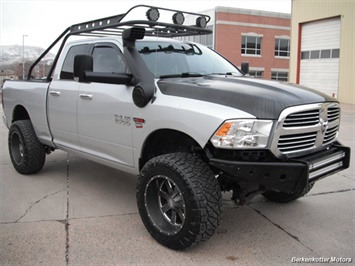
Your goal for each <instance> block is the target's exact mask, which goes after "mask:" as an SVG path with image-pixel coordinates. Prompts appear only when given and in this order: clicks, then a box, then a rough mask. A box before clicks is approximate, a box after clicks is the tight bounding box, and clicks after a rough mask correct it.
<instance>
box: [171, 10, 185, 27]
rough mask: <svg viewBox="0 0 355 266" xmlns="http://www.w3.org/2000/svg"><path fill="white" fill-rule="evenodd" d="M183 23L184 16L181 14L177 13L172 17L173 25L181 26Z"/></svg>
mask: <svg viewBox="0 0 355 266" xmlns="http://www.w3.org/2000/svg"><path fill="white" fill-rule="evenodd" d="M184 21H185V17H184V14H182V13H181V12H177V13H175V14H174V15H173V22H174V24H178V25H182V24H183V23H184Z"/></svg>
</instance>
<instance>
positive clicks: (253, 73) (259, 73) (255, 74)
mask: <svg viewBox="0 0 355 266" xmlns="http://www.w3.org/2000/svg"><path fill="white" fill-rule="evenodd" d="M263 74H264V71H260V70H250V71H249V76H251V77H255V78H262V77H263Z"/></svg>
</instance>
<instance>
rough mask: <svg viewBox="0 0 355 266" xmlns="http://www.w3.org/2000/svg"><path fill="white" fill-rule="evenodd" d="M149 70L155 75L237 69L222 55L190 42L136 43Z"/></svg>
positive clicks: (223, 71)
mask: <svg viewBox="0 0 355 266" xmlns="http://www.w3.org/2000/svg"><path fill="white" fill-rule="evenodd" d="M136 47H137V49H138V51H139V53H140V54H141V56H142V58H143V60H144V62H145V63H146V65H147V67H148V68H149V70H150V71H151V72H152V73H153V74H154V76H156V77H160V76H164V75H175V74H181V73H198V74H212V73H227V72H230V73H235V74H237V75H241V74H240V72H239V70H238V69H237V68H236V67H235V66H233V65H232V64H231V63H229V62H228V61H227V60H225V59H224V58H223V57H221V56H220V55H218V54H217V53H215V52H214V51H212V50H211V49H208V48H207V47H205V46H200V45H196V44H190V43H180V42H171V43H170V42H145V41H140V42H137V43H136Z"/></svg>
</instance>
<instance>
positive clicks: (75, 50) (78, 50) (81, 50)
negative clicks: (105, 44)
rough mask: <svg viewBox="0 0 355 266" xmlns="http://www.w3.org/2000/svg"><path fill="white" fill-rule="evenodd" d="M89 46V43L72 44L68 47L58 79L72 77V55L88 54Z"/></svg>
mask: <svg viewBox="0 0 355 266" xmlns="http://www.w3.org/2000/svg"><path fill="white" fill-rule="evenodd" d="M89 47H90V45H89V44H82V45H76V46H73V47H71V48H70V49H69V51H68V54H67V56H66V57H65V60H64V63H63V67H62V71H61V72H60V79H74V76H73V72H74V57H75V56H76V55H77V54H88V53H89Z"/></svg>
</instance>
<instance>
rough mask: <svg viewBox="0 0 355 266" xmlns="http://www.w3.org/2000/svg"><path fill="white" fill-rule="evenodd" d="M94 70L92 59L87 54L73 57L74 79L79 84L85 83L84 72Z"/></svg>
mask: <svg viewBox="0 0 355 266" xmlns="http://www.w3.org/2000/svg"><path fill="white" fill-rule="evenodd" d="M93 69H94V59H93V57H92V56H91V55H88V54H78V55H76V56H75V57H74V79H77V80H78V81H79V82H85V81H86V75H85V71H90V72H92V71H93Z"/></svg>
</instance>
